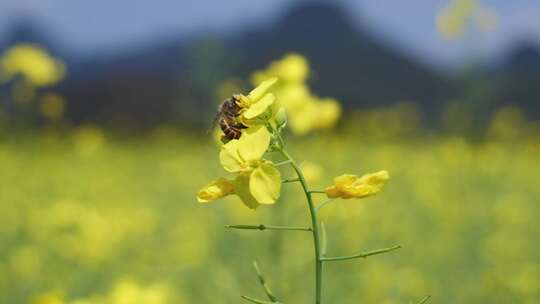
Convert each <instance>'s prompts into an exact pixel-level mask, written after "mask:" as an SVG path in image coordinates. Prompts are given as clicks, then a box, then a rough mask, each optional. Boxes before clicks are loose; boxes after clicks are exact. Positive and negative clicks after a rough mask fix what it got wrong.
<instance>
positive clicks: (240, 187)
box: [234, 174, 260, 209]
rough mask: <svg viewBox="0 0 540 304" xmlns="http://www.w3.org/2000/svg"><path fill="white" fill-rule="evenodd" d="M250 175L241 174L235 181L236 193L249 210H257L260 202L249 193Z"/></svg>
mask: <svg viewBox="0 0 540 304" xmlns="http://www.w3.org/2000/svg"><path fill="white" fill-rule="evenodd" d="M249 179H250V178H249V174H240V175H238V176H237V177H236V179H235V180H234V186H235V193H236V195H238V197H239V198H240V200H242V203H244V205H246V207H248V208H249V209H257V207H259V206H260V204H259V202H257V200H256V199H255V198H254V197H253V195H252V194H251V192H250V191H249Z"/></svg>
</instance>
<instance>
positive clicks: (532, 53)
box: [495, 42, 540, 120]
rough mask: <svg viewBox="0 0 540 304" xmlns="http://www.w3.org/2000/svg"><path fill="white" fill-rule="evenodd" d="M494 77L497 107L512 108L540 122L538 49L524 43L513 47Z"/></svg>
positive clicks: (539, 64) (539, 62) (539, 53)
mask: <svg viewBox="0 0 540 304" xmlns="http://www.w3.org/2000/svg"><path fill="white" fill-rule="evenodd" d="M497 75H498V76H497V78H496V79H497V82H498V85H497V90H496V91H497V93H496V94H495V96H496V99H497V105H508V104H512V105H516V106H518V107H520V108H522V109H524V110H525V112H526V114H527V115H528V116H529V117H530V118H533V119H537V120H540V106H539V104H540V48H539V47H538V46H536V45H533V44H531V43H528V42H523V43H521V44H519V45H517V46H516V47H515V48H514V49H513V50H512V51H511V52H510V53H509V55H508V56H507V58H506V59H505V60H504V61H503V63H502V64H501V66H500V67H499V68H498V71H497Z"/></svg>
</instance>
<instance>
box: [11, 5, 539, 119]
mask: <svg viewBox="0 0 540 304" xmlns="http://www.w3.org/2000/svg"><path fill="white" fill-rule="evenodd" d="M350 20H351V19H350V17H349V16H348V15H347V13H346V12H345V11H344V10H343V9H342V8H341V7H340V6H337V5H336V4H333V3H330V2H319V3H304V4H301V5H296V6H293V7H290V9H289V10H288V11H287V12H286V13H285V14H284V15H283V17H282V18H281V19H279V20H278V22H276V23H275V24H273V25H272V26H270V27H268V28H263V27H257V26H254V27H252V28H250V29H249V30H247V31H245V32H243V33H239V34H234V35H229V36H228V37H219V38H218V37H213V36H209V35H206V36H198V37H191V38H189V39H176V38H171V39H169V40H164V41H163V40H162V41H161V42H158V43H156V44H154V45H150V46H148V47H147V48H144V49H137V50H133V51H128V52H121V53H117V54H115V55H103V54H96V55H95V56H93V57H91V58H82V59H81V58H75V57H70V56H68V55H65V54H63V53H62V49H58V46H59V45H60V44H59V43H56V42H55V41H54V40H51V39H49V38H50V37H48V36H46V35H43V34H42V33H41V30H38V31H36V30H35V28H36V24H34V23H32V22H31V21H29V20H28V19H23V20H22V22H19V23H18V24H17V26H16V27H14V28H15V29H16V30H14V31H13V33H14V34H13V36H12V39H11V40H10V41H8V42H9V43H13V42H21V41H31V42H38V43H41V44H44V45H46V46H52V47H53V53H55V54H57V55H60V56H61V57H62V58H64V59H65V60H66V62H67V63H68V73H69V77H68V79H67V80H66V81H65V82H63V83H62V84H61V85H60V86H59V87H58V88H55V89H58V90H60V91H61V92H62V93H63V94H64V95H65V96H66V97H67V99H68V101H69V103H70V104H69V105H68V119H69V120H70V121H72V122H74V123H82V122H96V123H103V124H112V125H117V126H128V127H129V128H133V127H139V128H148V127H151V126H154V125H156V124H158V123H161V122H177V123H178V124H179V125H180V124H181V125H184V126H191V125H193V124H201V123H203V122H206V121H209V116H211V115H212V114H210V112H213V111H214V109H215V104H216V100H215V94H214V92H215V88H216V86H217V85H218V84H219V83H220V82H221V81H222V80H224V79H226V78H228V77H240V78H243V79H248V77H249V74H250V73H251V72H252V71H253V70H255V69H260V68H263V67H265V66H266V65H267V64H268V63H269V62H271V61H273V60H276V59H279V58H281V57H282V56H283V55H284V54H286V53H289V52H298V53H301V54H303V55H305V56H306V57H307V58H308V59H309V61H310V63H311V67H312V70H313V76H312V78H311V79H310V84H311V85H312V87H313V90H314V92H315V93H316V94H318V95H319V96H332V97H336V98H337V99H339V100H340V101H341V102H342V103H343V104H344V105H345V107H347V108H353V107H355V108H358V107H373V106H385V105H389V104H392V103H395V102H398V101H402V100H407V101H414V102H416V103H417V104H418V105H419V106H420V108H421V109H422V110H423V111H424V113H425V114H426V115H425V116H426V117H427V118H428V121H430V122H438V118H439V117H440V116H439V110H440V109H441V108H442V106H443V105H444V103H445V102H446V101H447V100H449V99H452V98H460V99H465V100H467V98H466V96H467V95H468V94H469V93H468V91H469V90H468V89H467V84H466V82H467V80H466V79H464V78H459V77H458V78H457V79H456V77H453V78H450V77H447V75H440V74H438V73H437V72H435V71H434V70H433V69H431V68H429V67H427V66H424V65H422V64H420V63H418V62H417V61H415V60H414V59H412V58H410V57H408V56H406V55H404V53H403V52H401V51H400V50H399V49H398V48H394V47H392V46H390V45H388V44H387V43H384V42H382V41H379V40H378V39H376V37H374V36H373V35H372V34H371V33H370V32H369V31H368V30H367V29H357V28H355V27H353V26H352V25H351V22H350ZM38 28H39V27H38ZM40 29H41V28H40ZM6 45H7V44H6ZM1 46H2V45H1V43H0V47H1ZM539 65H540V53H539V51H538V50H537V49H535V48H534V47H531V46H526V45H524V46H522V47H520V48H518V49H516V50H515V51H514V52H513V54H512V55H511V56H509V59H508V60H507V61H506V62H505V64H504V65H502V66H501V67H500V69H498V70H497V71H495V72H493V73H488V74H489V75H487V76H482V77H484V79H489V81H490V83H491V82H492V83H494V84H495V88H492V86H491V85H488V86H486V90H488V91H489V92H487V93H488V94H487V95H486V94H482V95H483V96H489V97H488V98H487V99H490V100H489V102H488V101H481V102H477V104H478V107H479V108H480V109H479V111H484V108H486V109H487V108H488V107H492V106H495V105H499V104H504V103H505V102H513V103H516V104H518V105H520V106H523V107H524V108H525V109H527V111H528V112H529V113H533V114H534V115H536V116H535V117H536V118H540V113H538V111H539V109H540V107H538V106H536V105H535V104H534V103H535V102H537V101H538V100H540V99H539V97H538V95H539V91H540V90H539V89H538V88H537V85H536V84H535V83H536V82H535V81H537V80H538V79H539V77H540V75H539V73H540V68H539ZM491 80H493V81H491ZM476 91H477V90H476ZM469 95H470V94H469ZM464 96H465V98H464ZM491 96H496V99H494V100H493V101H491ZM469 97H470V96H469ZM468 99H469V100H471V102H475V97H474V96H473V97H471V98H468ZM476 99H477V98H476ZM484 99H486V98H485V97H484ZM528 109H532V110H531V111H529V110H528ZM535 111H536V112H535Z"/></svg>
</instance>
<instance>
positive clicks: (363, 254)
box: [322, 245, 401, 262]
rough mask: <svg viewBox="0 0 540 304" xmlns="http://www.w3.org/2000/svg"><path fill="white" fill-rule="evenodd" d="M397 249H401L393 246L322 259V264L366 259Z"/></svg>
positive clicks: (398, 246)
mask: <svg viewBox="0 0 540 304" xmlns="http://www.w3.org/2000/svg"><path fill="white" fill-rule="evenodd" d="M399 248H401V246H400V245H397V246H393V247H390V248H384V249H377V250H373V251H368V252H361V253H357V254H354V255H344V256H337V257H323V258H322V261H323V262H331V261H345V260H352V259H357V258H367V257H369V256H372V255H377V254H381V253H387V252H390V251H394V250H396V249H399Z"/></svg>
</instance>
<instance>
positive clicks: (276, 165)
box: [274, 159, 291, 167]
mask: <svg viewBox="0 0 540 304" xmlns="http://www.w3.org/2000/svg"><path fill="white" fill-rule="evenodd" d="M290 163H291V160H289V159H288V160H284V161H282V162H279V163H275V164H274V167H279V166H283V165H287V164H290Z"/></svg>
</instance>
